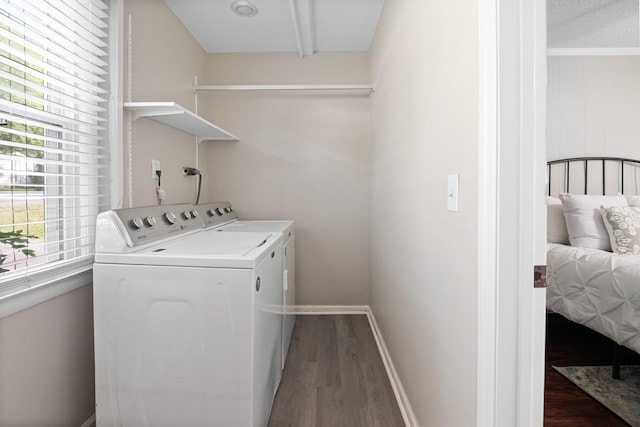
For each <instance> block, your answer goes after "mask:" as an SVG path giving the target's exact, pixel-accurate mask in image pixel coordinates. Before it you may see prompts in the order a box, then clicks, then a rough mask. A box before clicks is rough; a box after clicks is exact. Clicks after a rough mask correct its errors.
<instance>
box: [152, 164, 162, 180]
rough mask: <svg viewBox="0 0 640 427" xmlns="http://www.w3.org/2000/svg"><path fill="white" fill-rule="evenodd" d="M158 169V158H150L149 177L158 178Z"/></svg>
mask: <svg viewBox="0 0 640 427" xmlns="http://www.w3.org/2000/svg"><path fill="white" fill-rule="evenodd" d="M159 170H162V169H160V160H151V178H158V175H156V171H159Z"/></svg>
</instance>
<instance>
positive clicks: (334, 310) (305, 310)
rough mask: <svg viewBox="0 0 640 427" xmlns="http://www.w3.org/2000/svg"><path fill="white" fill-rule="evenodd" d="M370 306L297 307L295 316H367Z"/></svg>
mask: <svg viewBox="0 0 640 427" xmlns="http://www.w3.org/2000/svg"><path fill="white" fill-rule="evenodd" d="M368 312H369V306H368V305H297V306H296V307H295V314H367V313H368Z"/></svg>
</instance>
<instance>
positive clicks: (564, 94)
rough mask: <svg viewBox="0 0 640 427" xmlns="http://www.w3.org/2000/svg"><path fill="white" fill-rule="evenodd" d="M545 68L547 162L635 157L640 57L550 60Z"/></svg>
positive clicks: (639, 154) (639, 151)
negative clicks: (590, 157)
mask: <svg viewBox="0 0 640 427" xmlns="http://www.w3.org/2000/svg"><path fill="white" fill-rule="evenodd" d="M547 64H548V97H547V158H548V159H549V160H552V159H557V158H564V157H569V156H586V155H593V156H619V157H632V158H640V144H639V143H638V141H640V56H572V57H559V56H551V57H549V58H548V61H547Z"/></svg>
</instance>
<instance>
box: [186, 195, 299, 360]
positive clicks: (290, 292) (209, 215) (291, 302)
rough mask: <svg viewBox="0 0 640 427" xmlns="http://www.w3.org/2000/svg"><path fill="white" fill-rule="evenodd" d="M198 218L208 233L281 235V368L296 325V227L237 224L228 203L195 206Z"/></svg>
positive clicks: (277, 223) (279, 222) (256, 222)
mask: <svg viewBox="0 0 640 427" xmlns="http://www.w3.org/2000/svg"><path fill="white" fill-rule="evenodd" d="M195 208H196V209H197V211H198V214H199V217H200V218H201V219H202V220H203V222H204V224H205V229H207V230H209V231H211V232H216V233H217V232H235V233H237V232H241V233H255V232H269V233H282V234H283V235H284V244H283V247H282V251H283V254H282V259H283V264H282V279H283V280H282V289H283V293H282V307H283V317H282V368H283V369H284V364H285V362H286V358H287V354H288V352H289V346H290V344H291V337H292V336H293V328H294V326H295V322H296V314H295V312H296V286H295V272H296V271H295V265H296V258H295V256H296V252H295V224H294V221H290V220H240V219H238V215H237V213H236V211H235V209H234V208H233V206H232V205H231V203H229V202H213V203H206V204H202V205H196V206H195Z"/></svg>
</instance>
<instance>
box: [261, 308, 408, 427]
mask: <svg viewBox="0 0 640 427" xmlns="http://www.w3.org/2000/svg"><path fill="white" fill-rule="evenodd" d="M281 426H291V427H294V426H295V427H313V426H327V427H328V426H330V427H341V426H344V427H358V426H362V427H376V426H381V427H382V426H384V427H395V426H398V427H400V426H404V422H403V420H402V415H401V413H400V410H399V408H398V405H397V402H396V399H395V397H394V394H393V390H392V389H391V384H390V383H389V379H388V377H387V374H386V371H385V369H384V365H383V364H382V359H381V358H380V354H379V353H378V348H377V346H376V343H375V341H374V338H373V334H372V333H371V329H370V327H369V322H368V320H367V317H366V316H365V315H320V316H319V315H303V316H298V319H297V320H296V326H295V329H294V331H293V338H292V340H291V347H290V349H289V356H288V358H287V363H286V366H285V370H284V373H283V377H282V382H281V383H280V388H279V389H278V392H277V394H276V398H275V402H274V404H273V409H272V411H271V418H270V420H269V427H281Z"/></svg>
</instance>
